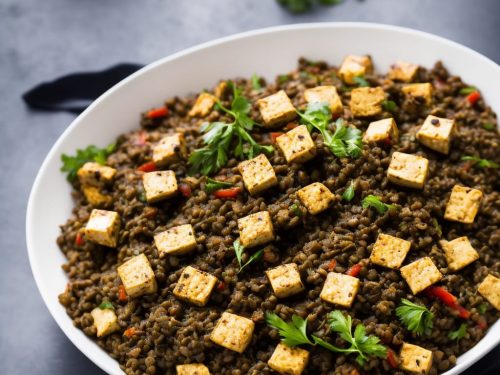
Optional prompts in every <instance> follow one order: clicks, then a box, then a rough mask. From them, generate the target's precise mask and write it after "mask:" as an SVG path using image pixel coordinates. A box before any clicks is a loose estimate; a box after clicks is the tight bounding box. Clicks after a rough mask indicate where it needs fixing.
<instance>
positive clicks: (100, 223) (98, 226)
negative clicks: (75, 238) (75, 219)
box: [85, 209, 120, 247]
mask: <svg viewBox="0 0 500 375" xmlns="http://www.w3.org/2000/svg"><path fill="white" fill-rule="evenodd" d="M119 232H120V215H118V213H117V212H115V211H106V210H98V209H93V210H92V212H91V213H90V218H89V221H88V222H87V225H86V226H85V236H86V238H87V239H88V240H89V241H92V242H95V243H98V244H99V245H104V246H108V247H116V245H117V243H118V234H119Z"/></svg>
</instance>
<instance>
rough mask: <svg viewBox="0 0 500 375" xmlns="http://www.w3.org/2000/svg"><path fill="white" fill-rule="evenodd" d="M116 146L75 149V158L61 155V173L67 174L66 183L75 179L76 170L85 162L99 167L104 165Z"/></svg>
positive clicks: (112, 144)
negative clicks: (93, 163) (91, 162)
mask: <svg viewBox="0 0 500 375" xmlns="http://www.w3.org/2000/svg"><path fill="white" fill-rule="evenodd" d="M115 149H116V145H115V144H114V143H111V144H109V145H108V146H106V147H105V148H99V147H97V146H94V145H90V146H88V147H87V148H85V149H83V150H82V149H77V150H76V155H75V156H70V155H66V154H62V155H61V161H62V163H63V165H62V167H61V171H62V172H67V173H68V175H67V176H66V178H67V179H68V181H70V182H72V181H74V180H75V179H76V175H77V173H78V170H79V169H80V168H81V167H82V166H83V165H84V164H85V163H87V162H90V161H94V162H96V163H99V164H101V165H104V164H106V159H107V158H108V156H109V155H110V154H111V153H113V151H115Z"/></svg>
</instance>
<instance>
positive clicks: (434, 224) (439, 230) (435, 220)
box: [432, 217, 443, 237]
mask: <svg viewBox="0 0 500 375" xmlns="http://www.w3.org/2000/svg"><path fill="white" fill-rule="evenodd" d="M432 225H433V226H434V228H436V232H437V234H438V236H439V237H442V236H443V230H442V229H441V225H439V223H438V221H437V219H436V218H435V217H433V218H432Z"/></svg>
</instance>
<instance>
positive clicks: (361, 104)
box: [349, 87, 385, 117]
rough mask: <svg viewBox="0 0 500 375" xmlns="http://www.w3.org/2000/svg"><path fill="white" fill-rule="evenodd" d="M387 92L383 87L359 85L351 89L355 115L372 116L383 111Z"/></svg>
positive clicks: (350, 104) (351, 105) (352, 109)
mask: <svg viewBox="0 0 500 375" xmlns="http://www.w3.org/2000/svg"><path fill="white" fill-rule="evenodd" d="M384 100H385V92H384V90H383V89H382V87H358V88H356V89H354V90H352V91H351V102H350V103H349V107H350V108H351V112H352V115H353V116H354V117H371V116H376V115H378V114H380V113H382V102H383V101H384Z"/></svg>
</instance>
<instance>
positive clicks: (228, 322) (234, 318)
mask: <svg viewBox="0 0 500 375" xmlns="http://www.w3.org/2000/svg"><path fill="white" fill-rule="evenodd" d="M254 326H255V325H254V323H253V322H252V321H251V320H250V319H247V318H244V317H242V316H239V315H235V314H231V313H228V312H223V313H222V316H221V317H220V319H219V320H218V321H217V324H216V325H215V328H214V330H213V331H212V333H211V334H210V340H212V341H213V342H215V343H216V344H218V345H220V346H223V347H224V348H227V349H229V350H234V351H235V352H238V353H243V352H244V351H245V349H246V348H247V346H248V344H250V341H252V335H253V330H254Z"/></svg>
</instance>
